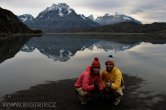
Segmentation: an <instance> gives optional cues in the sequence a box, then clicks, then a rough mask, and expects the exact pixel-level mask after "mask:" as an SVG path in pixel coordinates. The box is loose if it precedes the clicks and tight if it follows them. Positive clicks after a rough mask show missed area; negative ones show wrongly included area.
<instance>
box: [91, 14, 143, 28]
mask: <svg viewBox="0 0 166 110" xmlns="http://www.w3.org/2000/svg"><path fill="white" fill-rule="evenodd" d="M94 21H95V22H98V23H99V24H101V25H108V24H118V23H122V22H135V23H138V24H142V23H141V22H140V21H138V20H136V19H134V18H132V17H130V16H127V15H124V14H119V13H118V12H116V13H115V14H113V15H111V14H109V13H106V14H105V15H104V16H99V17H97V18H96V19H95V20H94Z"/></svg>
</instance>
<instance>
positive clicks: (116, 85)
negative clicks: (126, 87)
mask: <svg viewBox="0 0 166 110" xmlns="http://www.w3.org/2000/svg"><path fill="white" fill-rule="evenodd" d="M116 72H117V73H116V77H115V81H114V83H112V86H111V88H112V89H113V90H117V89H119V88H120V85H121V79H122V73H121V72H120V70H118V71H116Z"/></svg>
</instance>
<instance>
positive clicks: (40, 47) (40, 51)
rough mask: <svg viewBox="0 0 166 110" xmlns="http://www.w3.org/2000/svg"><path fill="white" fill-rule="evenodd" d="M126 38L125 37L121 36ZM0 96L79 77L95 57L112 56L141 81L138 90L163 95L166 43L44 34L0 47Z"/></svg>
mask: <svg viewBox="0 0 166 110" xmlns="http://www.w3.org/2000/svg"><path fill="white" fill-rule="evenodd" d="M124 36H126V35H124ZM0 54H1V55H0V97H2V96H4V95H6V94H10V93H13V92H15V91H18V90H23V89H28V88H29V87H31V86H34V85H37V84H41V83H47V81H56V80H61V79H70V78H76V77H78V76H79V75H80V74H81V72H83V71H84V70H85V68H86V66H88V65H91V62H92V60H93V58H94V57H96V56H97V57H99V59H100V62H101V64H102V68H103V67H104V62H105V60H106V59H107V56H109V55H113V56H114V59H115V61H116V65H117V66H118V67H119V68H120V69H121V71H122V72H123V73H125V74H129V75H131V76H138V77H140V78H141V79H143V80H144V83H143V84H141V87H140V88H139V90H141V91H150V93H152V94H153V93H154V94H156V93H157V94H160V93H162V94H163V93H166V88H165V87H163V86H162V85H164V84H165V82H166V69H165V68H166V44H165V43H164V42H163V41H161V43H160V42H159V41H158V42H157V43H156V42H154V41H153V42H151V41H144V42H142V41H133V40H130V39H125V40H123V41H122V39H119V40H118V39H116V40H114V39H111V38H109V36H106V37H102V35H98V36H95V35H93V36H92V35H90V36H86V35H43V36H42V37H33V38H26V39H23V38H19V39H16V40H11V41H8V42H4V43H1V44H0Z"/></svg>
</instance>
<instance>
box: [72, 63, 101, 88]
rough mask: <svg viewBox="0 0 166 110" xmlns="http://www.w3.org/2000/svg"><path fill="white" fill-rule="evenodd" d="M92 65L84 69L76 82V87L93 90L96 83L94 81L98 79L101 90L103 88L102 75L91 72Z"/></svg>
mask: <svg viewBox="0 0 166 110" xmlns="http://www.w3.org/2000/svg"><path fill="white" fill-rule="evenodd" d="M90 68H91V67H90V66H88V67H87V69H86V71H84V72H83V73H82V74H81V75H80V76H79V78H78V79H77V81H76V83H75V88H80V87H82V90H84V91H93V90H94V89H95V88H94V85H93V83H94V82H95V81H96V82H97V83H98V86H99V90H103V84H102V81H101V79H100V75H93V74H91V72H90Z"/></svg>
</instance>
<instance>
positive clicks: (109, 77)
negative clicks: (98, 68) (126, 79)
mask: <svg viewBox="0 0 166 110" xmlns="http://www.w3.org/2000/svg"><path fill="white" fill-rule="evenodd" d="M101 79H102V81H103V84H104V85H105V84H106V83H107V82H110V81H111V82H112V86H111V88H112V89H113V90H118V89H119V88H120V87H121V81H123V76H122V73H121V71H120V70H119V69H118V68H117V67H116V66H114V68H113V70H112V71H111V72H109V73H108V72H107V71H106V68H104V69H103V70H102V73H101Z"/></svg>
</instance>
